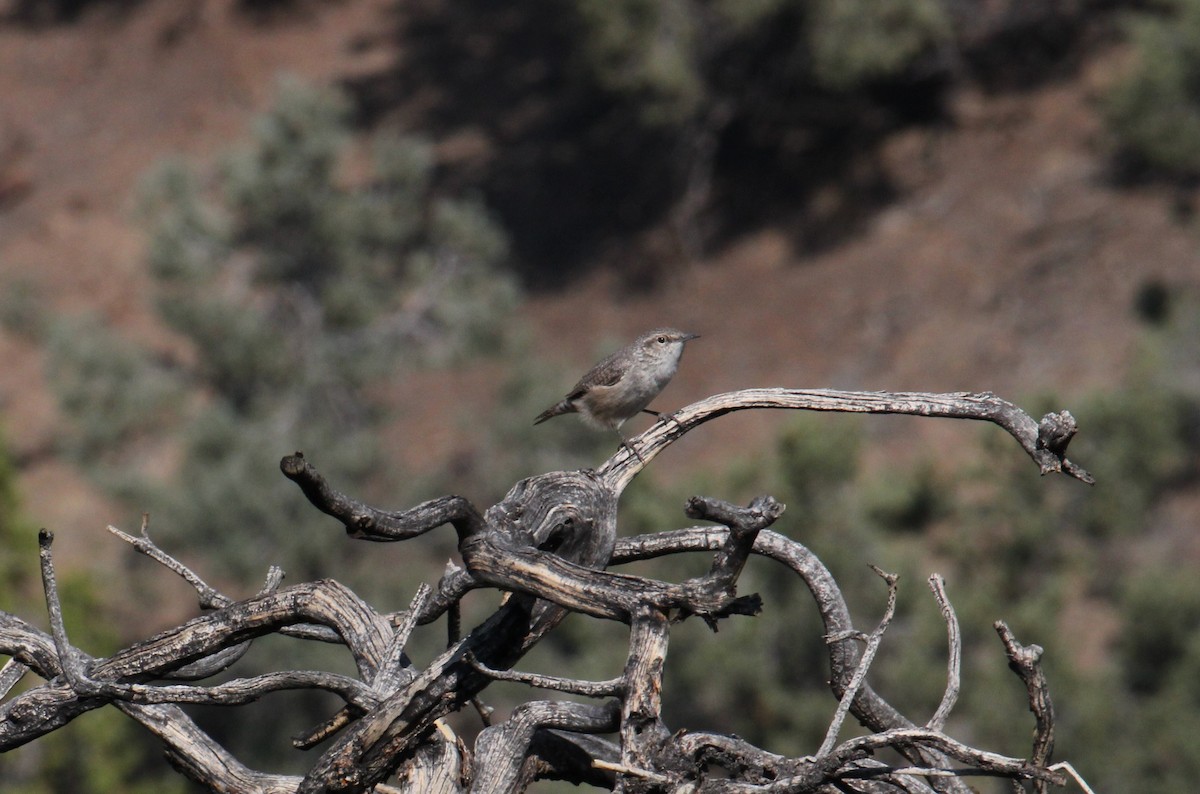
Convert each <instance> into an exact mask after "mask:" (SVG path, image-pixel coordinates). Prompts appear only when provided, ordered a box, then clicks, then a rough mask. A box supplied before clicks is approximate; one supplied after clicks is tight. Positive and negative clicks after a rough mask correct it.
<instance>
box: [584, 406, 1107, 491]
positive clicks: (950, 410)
mask: <svg viewBox="0 0 1200 794" xmlns="http://www.w3.org/2000/svg"><path fill="white" fill-rule="evenodd" d="M751 408H784V409H791V410H805V411H833V412H839V413H872V414H907V415H913V416H931V417H944V418H948V419H973V420H978V421H985V422H992V423H994V424H996V425H999V426H1000V427H1001V428H1003V429H1004V430H1005V431H1007V432H1008V434H1009V435H1011V436H1012V437H1013V438H1015V439H1016V440H1017V443H1019V444H1020V445H1021V448H1022V449H1024V450H1025V452H1026V453H1027V454H1028V455H1029V456H1030V457H1031V458H1033V461H1034V462H1035V463H1037V465H1038V468H1040V469H1041V472H1042V474H1048V473H1050V472H1057V471H1061V472H1064V473H1066V474H1068V475H1070V476H1072V477H1074V478H1076V479H1078V480H1082V481H1083V482H1085V483H1088V484H1091V483H1092V482H1094V480H1093V479H1092V476H1091V475H1090V474H1088V473H1087V472H1086V471H1085V470H1084V469H1082V468H1080V467H1079V466H1077V465H1076V464H1074V463H1072V462H1071V461H1070V460H1068V459H1067V458H1066V451H1067V444H1068V443H1070V441H1071V438H1072V437H1073V436H1074V435H1075V432H1076V426H1075V418H1074V417H1072V416H1071V414H1070V413H1069V412H1067V411H1060V412H1058V413H1051V414H1046V415H1045V416H1044V417H1042V420H1041V422H1040V423H1039V422H1037V421H1034V419H1033V417H1031V416H1030V415H1029V414H1027V413H1025V412H1024V411H1022V410H1021V409H1020V408H1018V407H1017V406H1015V405H1013V404H1012V403H1010V402H1008V401H1007V400H1002V399H1001V398H999V397H997V396H996V395H994V394H992V393H990V392H983V393H978V394H975V393H970V392H955V393H951V394H930V393H925V392H883V391H880V392H863V391H838V390H836V389H782V388H774V389H743V390H742V391H735V392H727V393H725V394H718V395H715V396H713V397H708V398H706V399H704V400H700V401H699V402H695V403H692V404H691V405H688V406H685V407H683V408H681V409H679V410H678V411H676V412H675V413H674V414H671V415H664V416H663V418H662V419H661V420H660V421H658V422H656V423H655V424H654V425H653V426H651V427H650V429H648V430H647V431H646V432H644V433H642V434H641V435H639V436H636V437H635V438H632V439H630V440H629V442H628V443H629V449H626V448H625V447H622V448H621V449H619V450H617V452H616V454H614V455H613V456H612V457H611V458H609V459H608V461H607V462H606V463H605V464H604V465H603V466H601V467H600V469H599V470H598V473H599V474H600V475H601V476H602V477H605V478H606V479H608V480H610V481H611V482H612V484H613V487H614V489H616V490H617V491H620V490H622V489H623V488H624V487H625V485H626V484H627V483H628V482H629V481H630V480H632V479H633V478H634V477H635V476H636V475H637V473H638V472H639V471H641V470H642V469H643V468H644V467H645V466H646V465H647V464H648V463H649V462H650V461H651V460H653V459H654V458H655V456H657V455H658V454H659V453H660V452H662V451H663V450H664V449H665V448H666V447H667V446H669V445H670V444H672V443H673V442H675V441H676V440H678V439H679V438H680V437H682V436H683V435H684V434H685V433H687V432H688V431H690V430H692V429H694V428H696V427H698V426H700V425H702V424H704V423H705V422H707V421H710V420H712V419H716V418H717V417H719V416H723V415H725V414H727V413H731V412H733V411H744V410H747V409H751ZM635 451H636V452H635Z"/></svg>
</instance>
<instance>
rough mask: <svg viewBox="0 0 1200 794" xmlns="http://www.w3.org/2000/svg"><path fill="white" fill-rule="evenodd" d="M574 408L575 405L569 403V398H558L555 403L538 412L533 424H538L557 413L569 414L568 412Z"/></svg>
mask: <svg viewBox="0 0 1200 794" xmlns="http://www.w3.org/2000/svg"><path fill="white" fill-rule="evenodd" d="M574 410H575V406H574V405H572V404H571V401H570V400H560V401H559V402H557V403H555V404H554V405H551V406H550V407H549V408H547V409H546V410H544V411H542V412H541V413H540V414H538V415H537V419H534V420H533V423H534V424H535V425H540V424H541V423H542V422H545V421H546V420H547V419H550V418H552V417H555V416H558V415H559V414H569V413H572V412H573V411H574Z"/></svg>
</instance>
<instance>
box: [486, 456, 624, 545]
mask: <svg viewBox="0 0 1200 794" xmlns="http://www.w3.org/2000/svg"><path fill="white" fill-rule="evenodd" d="M486 519H487V524H488V526H489V528H491V529H492V531H496V532H502V533H505V534H507V535H509V537H510V538H512V539H513V541H515V542H520V543H527V544H530V545H533V546H535V547H537V548H539V549H542V550H544V551H552V552H554V553H555V554H557V555H558V556H560V557H562V558H564V559H568V560H571V561H572V562H578V563H580V564H581V565H587V566H589V567H601V568H602V567H604V566H605V565H607V564H608V558H609V557H610V556H611V555H612V549H613V546H614V545H615V544H616V539H617V495H616V493H614V492H613V490H612V489H611V488H610V487H609V485H608V484H607V483H606V482H605V481H603V480H601V479H598V478H597V477H596V476H595V475H594V473H592V472H591V471H556V472H550V473H548V474H542V475H539V476H537V477H530V478H528V479H525V480H521V481H520V482H518V483H517V484H516V485H514V486H513V488H512V490H510V491H509V492H508V495H507V496H505V497H504V499H503V501H501V502H499V503H497V504H496V505H494V506H493V507H491V508H490V509H489V510H488V511H487V516H486Z"/></svg>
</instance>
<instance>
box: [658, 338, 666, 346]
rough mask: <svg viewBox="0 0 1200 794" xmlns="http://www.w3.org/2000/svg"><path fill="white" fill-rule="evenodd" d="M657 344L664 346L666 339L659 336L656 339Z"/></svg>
mask: <svg viewBox="0 0 1200 794" xmlns="http://www.w3.org/2000/svg"><path fill="white" fill-rule="evenodd" d="M658 343H659V344H660V345H665V344H666V343H667V338H666V337H665V336H660V337H659V338H658Z"/></svg>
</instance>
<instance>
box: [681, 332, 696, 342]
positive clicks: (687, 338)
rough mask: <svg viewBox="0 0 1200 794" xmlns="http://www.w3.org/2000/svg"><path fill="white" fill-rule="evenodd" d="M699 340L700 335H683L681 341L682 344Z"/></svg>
mask: <svg viewBox="0 0 1200 794" xmlns="http://www.w3.org/2000/svg"><path fill="white" fill-rule="evenodd" d="M699 338H700V334H684V335H683V340H682V341H684V342H690V341H692V340H693V339H699Z"/></svg>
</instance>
